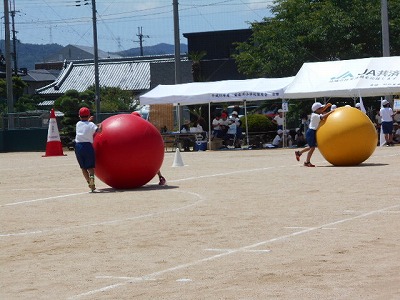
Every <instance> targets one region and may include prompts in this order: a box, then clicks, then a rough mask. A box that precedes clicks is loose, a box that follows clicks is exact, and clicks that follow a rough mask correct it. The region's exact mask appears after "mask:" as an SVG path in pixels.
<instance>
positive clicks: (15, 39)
mask: <svg viewBox="0 0 400 300" xmlns="http://www.w3.org/2000/svg"><path fill="white" fill-rule="evenodd" d="M10 7H11V3H10ZM15 13H16V11H15V0H13V9H12V10H11V11H10V14H11V23H12V35H13V53H12V57H13V61H14V74H15V76H17V75H18V63H17V42H18V40H17V38H16V33H17V32H18V31H16V30H15Z"/></svg>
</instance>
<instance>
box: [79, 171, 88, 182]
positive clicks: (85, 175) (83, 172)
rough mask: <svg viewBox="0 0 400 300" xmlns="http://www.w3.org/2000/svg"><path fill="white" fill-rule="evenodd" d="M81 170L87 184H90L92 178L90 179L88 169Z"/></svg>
mask: <svg viewBox="0 0 400 300" xmlns="http://www.w3.org/2000/svg"><path fill="white" fill-rule="evenodd" d="M81 170H82V174H83V177H85V179H86V182H89V179H90V177H89V173H88V170H86V169H81Z"/></svg>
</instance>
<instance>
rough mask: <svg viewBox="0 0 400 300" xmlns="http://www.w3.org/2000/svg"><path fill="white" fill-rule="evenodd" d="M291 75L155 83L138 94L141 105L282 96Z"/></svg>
mask: <svg viewBox="0 0 400 300" xmlns="http://www.w3.org/2000/svg"><path fill="white" fill-rule="evenodd" d="M293 79H294V77H284V78H256V79H246V80H223V81H212V82H192V83H184V84H175V85H158V86H157V87H155V88H154V89H152V90H151V91H149V92H147V93H146V94H144V95H142V96H140V104H142V105H144V104H167V103H169V104H171V103H172V104H181V105H193V104H202V103H211V102H212V103H214V102H235V101H244V100H247V101H255V100H267V99H280V98H283V92H284V90H285V88H286V87H287V86H288V85H289V83H290V82H292V80H293Z"/></svg>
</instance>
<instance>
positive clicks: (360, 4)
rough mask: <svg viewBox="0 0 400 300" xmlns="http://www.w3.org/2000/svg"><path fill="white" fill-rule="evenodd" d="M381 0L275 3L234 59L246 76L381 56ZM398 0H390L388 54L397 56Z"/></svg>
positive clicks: (281, 73)
mask: <svg viewBox="0 0 400 300" xmlns="http://www.w3.org/2000/svg"><path fill="white" fill-rule="evenodd" d="M380 4H381V1H379V0H371V1H365V0H324V1H322V0H320V1H318V0H308V1H305V0H276V1H275V2H274V5H273V6H272V7H271V11H272V13H273V17H271V18H264V20H263V22H261V23H253V24H252V30H253V35H252V37H251V39H250V40H249V41H248V42H244V43H238V46H237V50H238V54H235V55H234V58H235V60H236V62H237V64H238V69H239V71H240V72H241V73H243V74H246V75H247V76H249V77H257V76H265V77H282V76H292V75H295V74H296V73H297V71H298V70H299V69H300V67H301V66H302V64H303V63H304V62H310V61H326V60H338V59H353V58H362V57H370V56H382V50H381V49H382V37H381V13H380ZM399 12H400V0H391V1H389V19H390V37H391V39H390V42H391V54H392V55H399V54H400V40H399V39H398V38H397V37H398V35H399V33H400V24H399V23H400V15H399Z"/></svg>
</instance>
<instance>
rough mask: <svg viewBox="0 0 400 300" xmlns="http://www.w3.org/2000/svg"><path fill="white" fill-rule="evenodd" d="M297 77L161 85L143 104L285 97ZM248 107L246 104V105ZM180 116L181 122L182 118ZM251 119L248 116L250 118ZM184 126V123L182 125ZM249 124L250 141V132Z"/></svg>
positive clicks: (183, 103)
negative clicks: (286, 91)
mask: <svg viewBox="0 0 400 300" xmlns="http://www.w3.org/2000/svg"><path fill="white" fill-rule="evenodd" d="M293 79H294V77H284V78H256V79H246V80H223V81H211V82H192V83H183V84H175V85H158V86H157V87H155V88H154V89H152V90H151V91H149V92H147V93H146V94H144V95H142V96H140V97H139V99H140V104H141V105H145V104H150V105H151V104H177V105H193V104H205V103H208V104H209V112H208V113H209V115H210V113H211V112H210V103H216V102H237V101H257V100H268V99H281V98H283V92H284V91H285V88H286V87H287V86H288V85H289V83H291V82H292V81H293ZM245 111H246V105H245ZM179 119H180V117H178V122H180V120H179ZM209 119H210V120H209V139H211V116H209ZM246 122H247V118H246ZM178 127H179V128H180V123H179V126H178ZM247 129H248V127H247V124H246V137H247V144H248V143H249V140H248V139H249V136H248V132H247Z"/></svg>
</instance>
